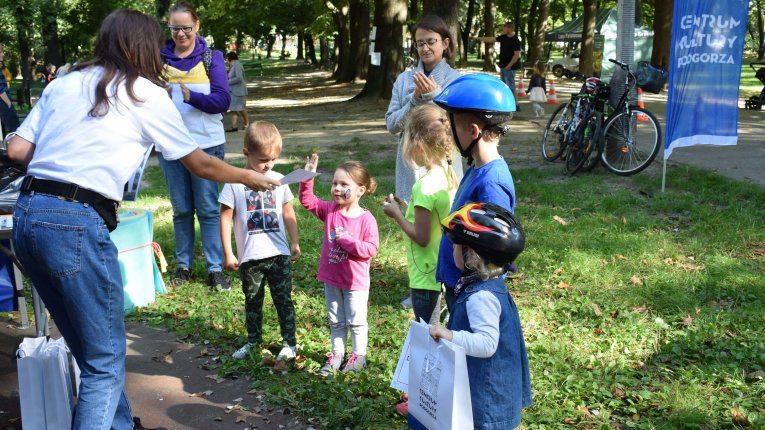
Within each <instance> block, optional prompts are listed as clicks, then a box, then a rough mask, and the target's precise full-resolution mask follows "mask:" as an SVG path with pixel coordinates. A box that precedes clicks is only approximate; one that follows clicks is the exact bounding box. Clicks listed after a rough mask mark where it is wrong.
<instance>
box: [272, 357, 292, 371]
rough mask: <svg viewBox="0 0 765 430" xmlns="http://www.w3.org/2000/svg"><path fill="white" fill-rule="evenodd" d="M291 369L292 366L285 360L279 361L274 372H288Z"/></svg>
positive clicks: (275, 364)
mask: <svg viewBox="0 0 765 430" xmlns="http://www.w3.org/2000/svg"><path fill="white" fill-rule="evenodd" d="M289 368H290V365H289V363H287V361H285V360H277V361H276V362H275V363H274V372H286V371H287V370H289Z"/></svg>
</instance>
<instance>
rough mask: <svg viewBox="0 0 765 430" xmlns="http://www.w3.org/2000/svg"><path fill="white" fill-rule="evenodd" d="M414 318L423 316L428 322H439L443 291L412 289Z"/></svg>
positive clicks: (418, 318)
mask: <svg viewBox="0 0 765 430" xmlns="http://www.w3.org/2000/svg"><path fill="white" fill-rule="evenodd" d="M411 292H412V310H414V320H415V321H419V320H420V318H422V319H423V320H424V321H425V322H426V323H428V324H437V323H438V321H439V317H440V316H441V307H440V306H439V305H440V304H441V292H440V291H433V290H418V289H414V288H412V289H411Z"/></svg>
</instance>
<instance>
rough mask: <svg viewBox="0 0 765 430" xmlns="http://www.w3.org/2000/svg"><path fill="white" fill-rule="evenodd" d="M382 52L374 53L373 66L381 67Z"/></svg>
mask: <svg viewBox="0 0 765 430" xmlns="http://www.w3.org/2000/svg"><path fill="white" fill-rule="evenodd" d="M380 54H381V53H380V52H373V53H372V65H373V66H379V65H380Z"/></svg>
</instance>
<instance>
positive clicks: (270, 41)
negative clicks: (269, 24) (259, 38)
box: [266, 34, 276, 58]
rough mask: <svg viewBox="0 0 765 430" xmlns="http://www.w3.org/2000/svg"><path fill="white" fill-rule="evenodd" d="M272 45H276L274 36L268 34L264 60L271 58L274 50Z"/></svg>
mask: <svg viewBox="0 0 765 430" xmlns="http://www.w3.org/2000/svg"><path fill="white" fill-rule="evenodd" d="M274 43H276V36H274V35H273V34H269V35H268V41H267V44H266V58H271V52H272V51H273V50H274Z"/></svg>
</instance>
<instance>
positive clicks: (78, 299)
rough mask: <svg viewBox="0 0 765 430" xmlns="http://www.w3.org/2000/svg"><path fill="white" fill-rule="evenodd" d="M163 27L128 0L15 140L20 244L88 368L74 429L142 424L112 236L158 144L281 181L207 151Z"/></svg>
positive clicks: (211, 167)
mask: <svg viewBox="0 0 765 430" xmlns="http://www.w3.org/2000/svg"><path fill="white" fill-rule="evenodd" d="M162 38H163V35H162V30H161V29H160V27H159V24H158V23H157V22H156V21H155V20H154V19H152V18H150V17H148V16H146V15H144V14H142V13H139V12H135V11H128V10H117V11H115V12H112V13H111V14H110V15H109V16H108V17H106V19H104V21H103V23H102V25H101V29H100V31H99V34H98V38H97V41H96V48H95V57H94V58H93V59H92V60H90V61H87V62H84V63H82V64H80V65H78V66H77V67H75V68H74V70H73V71H72V72H71V73H69V74H67V75H66V76H64V77H62V78H60V79H56V80H54V81H52V82H51V83H50V84H49V85H48V86H47V87H46V88H45V91H44V92H43V94H42V97H40V100H39V101H38V103H37V104H36V105H35V107H34V108H33V109H32V111H31V112H30V113H29V116H28V117H27V118H26V120H25V121H24V123H23V124H22V125H21V127H19V129H18V130H17V131H16V133H15V135H11V136H10V139H9V141H8V155H9V157H10V158H11V159H13V160H16V161H18V162H21V163H23V164H25V165H28V175H29V176H28V177H27V178H26V179H25V181H24V183H23V185H22V190H21V193H20V196H19V199H18V203H17V205H16V210H15V213H14V230H13V245H14V247H15V249H16V253H17V255H18V257H19V260H20V261H21V263H22V264H23V266H24V267H25V268H26V272H27V275H28V276H29V278H30V280H31V281H32V282H33V283H34V285H35V287H36V288H37V291H38V292H39V293H40V296H41V297H42V299H43V301H44V302H45V306H46V307H47V308H48V310H49V311H50V314H51V316H52V317H53V320H54V321H55V323H56V326H57V327H58V328H59V330H60V331H61V333H62V334H63V336H64V338H65V339H66V342H67V344H68V345H69V348H70V349H71V351H72V354H73V356H74V358H75V359H76V360H77V363H78V365H79V367H80V369H81V371H82V375H81V381H82V384H81V386H80V392H79V395H78V400H77V409H76V412H75V417H74V420H73V425H72V428H74V429H88V430H91V429H110V428H111V429H120V430H123V429H124V430H128V429H134V428H135V429H140V428H144V427H143V426H142V425H141V424H140V421H139V420H137V419H134V418H133V416H132V411H131V410H130V404H129V402H128V399H127V395H126V393H125V391H124V384H125V350H126V340H125V327H124V321H123V316H122V313H123V300H124V297H123V285H122V277H121V276H120V268H119V262H118V260H117V249H116V247H115V246H114V244H113V243H112V241H111V239H110V237H109V231H110V230H112V229H114V228H115V227H116V221H117V219H116V206H117V205H118V202H119V201H120V200H121V199H122V195H123V189H124V186H125V183H127V182H128V179H129V178H130V176H131V174H132V173H133V172H134V171H135V169H136V168H137V167H138V165H139V163H140V162H141V161H142V154H144V153H145V152H146V150H147V149H148V148H149V147H150V145H152V144H154V145H156V146H157V148H158V149H159V150H161V151H162V154H163V155H164V157H165V158H167V159H171V160H180V161H181V162H182V163H183V164H184V165H185V166H186V167H187V168H188V169H189V170H190V171H192V172H193V173H194V174H196V175H198V176H200V177H203V178H207V179H211V180H216V181H219V182H239V183H243V184H245V185H247V186H248V187H250V188H253V189H257V190H271V189H273V188H274V186H277V185H279V181H278V180H274V179H270V178H266V177H265V176H264V175H262V174H258V173H257V172H255V171H253V170H244V169H238V168H234V167H232V166H229V165H227V164H226V163H224V162H223V161H221V160H218V159H216V158H214V157H210V156H208V155H206V154H205V153H204V152H203V151H202V150H200V149H199V148H198V146H197V144H196V143H195V142H194V140H193V139H192V138H191V136H190V135H189V132H188V130H187V129H186V127H185V126H184V125H183V121H182V120H181V117H180V114H179V113H178V110H177V109H176V108H175V106H174V105H173V102H172V100H171V99H170V97H168V93H167V90H166V89H165V88H164V83H163V81H162V79H161V73H162V60H161V59H160V55H159V50H160V47H161V44H162Z"/></svg>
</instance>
